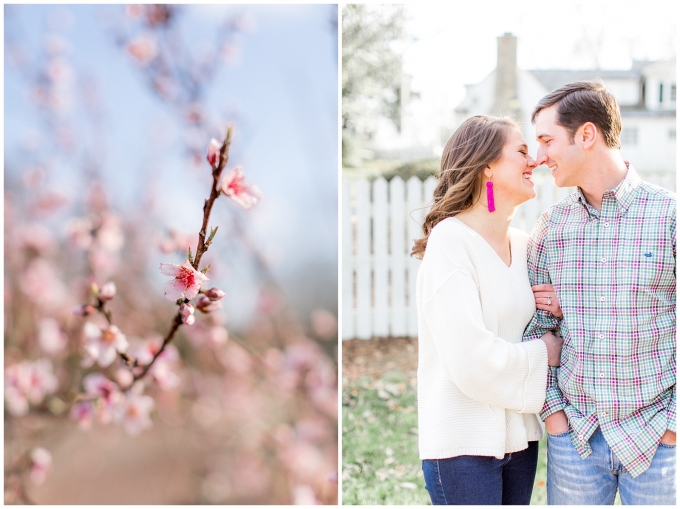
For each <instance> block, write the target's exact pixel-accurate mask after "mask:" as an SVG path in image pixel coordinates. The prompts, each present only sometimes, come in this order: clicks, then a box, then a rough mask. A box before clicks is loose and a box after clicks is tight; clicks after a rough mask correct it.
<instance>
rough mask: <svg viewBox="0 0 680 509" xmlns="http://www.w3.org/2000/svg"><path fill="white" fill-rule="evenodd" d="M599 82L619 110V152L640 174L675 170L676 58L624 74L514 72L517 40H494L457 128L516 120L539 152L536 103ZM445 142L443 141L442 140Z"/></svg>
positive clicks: (506, 36) (508, 36)
mask: <svg viewBox="0 0 680 509" xmlns="http://www.w3.org/2000/svg"><path fill="white" fill-rule="evenodd" d="M593 78H601V79H602V80H603V81H604V82H605V85H606V86H607V88H609V89H610V90H611V91H612V93H613V94H614V95H615V96H616V99H617V101H618V102H619V106H620V108H621V117H622V133H621V145H622V146H621V152H622V154H623V156H624V158H626V159H628V160H630V161H631V162H632V163H633V164H634V166H635V168H636V169H637V170H639V171H641V172H659V171H672V172H674V171H675V136H676V132H675V110H676V89H677V85H676V77H675V59H673V60H669V61H664V62H633V65H632V67H631V69H628V70H598V69H592V70H561V69H535V70H524V69H519V68H517V38H516V37H515V36H514V35H512V34H509V33H506V34H504V35H502V36H501V37H498V62H497V65H496V69H494V70H493V71H492V72H491V73H490V74H489V75H488V76H487V77H486V78H484V79H483V80H482V81H481V82H479V83H476V84H473V85H466V88H467V93H466V96H465V98H464V99H463V101H461V103H460V104H459V105H458V107H457V108H456V111H455V116H456V121H455V125H456V126H458V125H460V123H461V122H463V120H465V119H466V118H468V117H470V116H472V115H485V114H491V115H510V116H513V117H514V118H516V119H517V120H519V121H520V123H521V125H522V129H523V133H524V137H525V138H526V139H527V142H528V143H529V149H530V151H531V152H532V153H536V150H537V148H538V146H537V143H536V141H535V139H534V131H533V128H532V125H531V114H532V112H533V109H534V106H535V105H536V103H537V102H538V101H539V100H540V99H541V98H542V97H543V96H545V95H546V94H548V93H549V92H551V91H553V90H555V89H556V88H559V87H561V86H562V85H565V84H567V83H570V82H572V81H580V80H586V79H593ZM444 142H445V140H444Z"/></svg>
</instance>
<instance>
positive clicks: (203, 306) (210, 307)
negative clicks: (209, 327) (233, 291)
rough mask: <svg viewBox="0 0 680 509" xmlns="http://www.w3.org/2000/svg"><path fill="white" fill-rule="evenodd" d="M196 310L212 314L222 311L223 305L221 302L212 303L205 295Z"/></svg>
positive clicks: (201, 297)
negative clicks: (218, 310)
mask: <svg viewBox="0 0 680 509" xmlns="http://www.w3.org/2000/svg"><path fill="white" fill-rule="evenodd" d="M196 309H198V310H199V311H201V312H202V313H212V312H213V311H215V310H217V309H222V303H221V302H220V301H214V302H213V301H211V300H210V299H209V298H208V297H206V296H205V295H201V296H200V297H199V299H198V302H197V303H196Z"/></svg>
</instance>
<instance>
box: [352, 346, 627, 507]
mask: <svg viewBox="0 0 680 509" xmlns="http://www.w3.org/2000/svg"><path fill="white" fill-rule="evenodd" d="M417 360H418V353H417V341H416V340H415V339H413V338H410V339H409V338H397V339H372V340H366V341H362V340H352V341H345V342H343V348H342V380H343V381H342V387H343V389H342V503H343V505H357V504H359V505H384V504H387V505H406V504H418V505H429V504H430V497H429V495H428V493H427V490H426V489H425V480H424V479H423V472H422V470H421V467H420V464H421V463H420V459H419V458H418V413H417V403H416V369H417ZM546 464H547V447H546V443H545V439H543V440H542V441H541V442H540V448H539V453H538V469H537V471H536V479H535V481H534V491H533V494H532V497H531V505H545V504H546V503H547V495H546V487H545V479H546ZM614 503H615V504H616V505H620V504H621V501H620V499H619V496H618V494H617V495H616V501H615V502H614Z"/></svg>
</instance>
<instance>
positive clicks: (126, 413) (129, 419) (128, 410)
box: [116, 391, 154, 436]
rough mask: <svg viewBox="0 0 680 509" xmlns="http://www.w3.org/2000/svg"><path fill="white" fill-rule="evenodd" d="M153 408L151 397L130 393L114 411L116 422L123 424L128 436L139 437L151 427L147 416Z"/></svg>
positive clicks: (149, 418)
mask: <svg viewBox="0 0 680 509" xmlns="http://www.w3.org/2000/svg"><path fill="white" fill-rule="evenodd" d="M153 406H154V405H153V399H152V398H151V396H143V395H141V394H136V393H135V392H132V391H130V392H128V393H127V394H126V395H125V400H124V401H123V402H122V403H121V404H120V405H119V406H118V407H117V409H116V410H117V412H116V420H117V421H118V422H122V423H123V428H124V429H125V431H126V433H128V434H129V435H133V436H134V435H139V434H140V433H141V432H142V431H143V430H145V429H147V428H150V427H151V426H152V425H153V423H152V422H151V417H150V416H149V414H150V413H151V410H152V409H153Z"/></svg>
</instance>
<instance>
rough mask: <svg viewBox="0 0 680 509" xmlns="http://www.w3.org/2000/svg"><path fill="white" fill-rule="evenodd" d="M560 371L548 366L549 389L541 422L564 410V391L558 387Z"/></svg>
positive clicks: (542, 410)
mask: <svg viewBox="0 0 680 509" xmlns="http://www.w3.org/2000/svg"><path fill="white" fill-rule="evenodd" d="M559 369H560V368H558V367H556V366H548V379H547V383H546V385H547V388H546V391H545V403H544V404H543V408H542V409H541V411H540V413H539V416H540V417H541V420H543V421H545V420H546V419H547V418H548V417H549V416H551V415H552V414H554V413H555V412H559V411H560V410H564V396H562V391H560V388H559V387H558V386H557V375H558V373H559Z"/></svg>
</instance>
